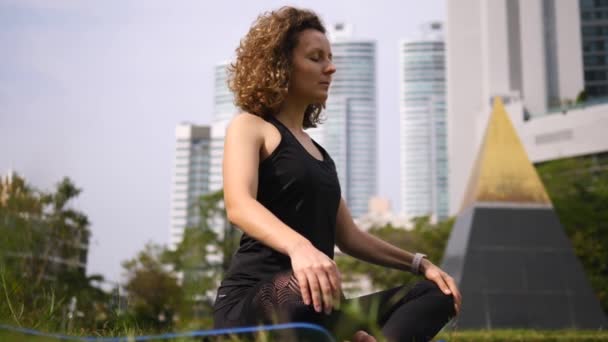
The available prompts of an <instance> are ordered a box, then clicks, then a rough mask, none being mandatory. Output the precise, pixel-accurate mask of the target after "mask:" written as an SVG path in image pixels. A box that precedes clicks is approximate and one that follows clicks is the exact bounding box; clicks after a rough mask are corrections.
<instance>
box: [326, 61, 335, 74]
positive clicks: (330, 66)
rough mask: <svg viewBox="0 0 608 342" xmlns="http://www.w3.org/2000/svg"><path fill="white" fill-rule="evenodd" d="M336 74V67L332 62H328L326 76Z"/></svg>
mask: <svg viewBox="0 0 608 342" xmlns="http://www.w3.org/2000/svg"><path fill="white" fill-rule="evenodd" d="M334 72H336V65H335V64H334V63H333V62H329V64H328V65H327V66H326V67H325V73H326V74H330V75H331V74H333V73H334Z"/></svg>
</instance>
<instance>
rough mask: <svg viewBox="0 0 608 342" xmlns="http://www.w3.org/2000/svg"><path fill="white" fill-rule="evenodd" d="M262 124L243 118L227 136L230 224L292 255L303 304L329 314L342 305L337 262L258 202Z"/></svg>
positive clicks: (225, 168) (226, 201)
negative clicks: (310, 305)
mask: <svg viewBox="0 0 608 342" xmlns="http://www.w3.org/2000/svg"><path fill="white" fill-rule="evenodd" d="M264 124H265V121H264V120H263V119H261V118H259V117H257V116H255V115H252V114H247V113H243V114H239V115H237V116H236V117H235V118H234V119H233V120H232V122H231V123H230V125H229V126H228V129H227V130H226V138H225V140H224V161H223V177H224V204H225V207H226V215H227V218H228V220H229V221H230V222H232V223H234V224H235V225H237V226H238V227H239V228H241V229H242V230H243V231H244V232H246V233H247V234H248V235H249V236H251V237H253V238H254V239H256V240H258V241H260V242H262V243H263V244H265V245H266V246H269V247H270V248H272V249H274V250H276V251H278V252H280V253H283V254H285V255H288V256H289V257H290V259H291V264H292V268H293V271H294V275H295V277H296V279H297V280H298V284H299V285H300V290H301V293H302V299H303V301H304V303H306V304H307V305H309V304H311V303H312V304H314V307H315V310H317V311H319V312H320V311H321V310H322V309H325V311H326V312H329V311H331V309H332V306H333V304H334V303H335V304H336V305H337V304H338V302H339V299H340V286H341V284H340V274H339V272H338V268H337V267H336V264H335V262H334V261H333V260H331V259H330V258H329V257H328V256H327V255H325V254H324V253H323V252H321V251H319V250H318V249H316V248H315V247H314V246H313V245H312V243H310V241H308V239H306V238H305V237H304V236H302V235H300V234H299V233H298V232H296V231H295V230H293V229H292V228H291V227H289V226H287V225H286V224H284V223H283V222H282V221H281V220H280V219H279V218H277V217H276V216H275V215H274V214H273V213H272V212H270V211H269V210H268V209H267V208H266V207H264V206H263V205H262V204H261V203H260V202H258V201H257V200H256V196H257V190H258V167H259V162H260V150H261V148H262V145H263V144H264V143H265V138H264V134H263V130H264Z"/></svg>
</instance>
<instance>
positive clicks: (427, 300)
mask: <svg viewBox="0 0 608 342" xmlns="http://www.w3.org/2000/svg"><path fill="white" fill-rule="evenodd" d="M236 310H238V311H239V312H238V314H237V315H235V314H234V313H232V317H233V319H226V315H225V313H224V312H223V310H219V311H216V312H215V326H216V328H226V327H231V326H232V327H234V326H251V325H255V324H259V323H262V324H272V323H286V322H309V323H314V324H318V325H321V326H323V327H325V328H327V329H328V330H329V331H330V332H332V333H333V334H334V335H335V336H336V337H337V338H338V341H342V340H344V339H350V338H351V337H352V336H353V334H354V333H355V332H356V331H357V330H361V329H362V330H366V331H367V332H368V333H371V334H372V335H373V333H374V332H376V333H377V332H381V333H382V335H383V336H384V337H385V338H386V339H387V340H388V341H428V340H430V339H432V338H433V337H434V336H435V335H436V334H437V333H438V332H439V330H441V328H442V327H443V326H444V325H445V324H446V323H447V322H448V321H449V320H450V319H451V318H452V317H453V316H454V315H455V312H454V299H453V297H452V296H451V295H445V294H444V293H443V292H442V291H441V290H440V289H439V288H438V287H437V285H436V284H435V283H434V282H431V281H429V280H421V281H418V282H416V283H414V284H413V286H399V287H395V288H392V289H389V290H385V291H380V292H376V293H372V294H369V295H366V296H362V297H358V298H351V299H348V300H344V299H343V300H342V301H341V305H340V309H339V310H333V311H332V313H331V314H329V315H326V314H324V313H318V312H316V311H315V310H314V308H313V307H312V305H305V304H304V302H303V301H302V296H301V294H300V287H299V285H298V282H297V280H296V278H295V277H294V276H293V273H292V272H285V273H280V274H277V275H275V276H274V277H272V278H270V279H268V280H265V281H262V282H261V283H259V284H258V285H257V286H255V287H253V288H251V289H250V290H249V291H248V292H247V293H246V294H245V295H244V298H243V302H242V305H240V306H239V307H238V308H236ZM361 313H365V315H361ZM235 316H237V317H238V319H234V317H235ZM361 316H366V317H363V319H362V318H361Z"/></svg>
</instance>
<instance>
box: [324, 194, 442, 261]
mask: <svg viewBox="0 0 608 342" xmlns="http://www.w3.org/2000/svg"><path fill="white" fill-rule="evenodd" d="M336 244H337V245H338V247H339V248H340V250H341V251H342V252H344V253H346V254H348V255H350V256H352V257H355V258H357V259H361V260H363V261H367V262H370V263H372V264H376V265H380V266H385V267H390V268H394V269H398V270H403V271H409V270H410V268H411V265H412V261H413V260H414V254H413V253H410V252H408V251H405V250H402V249H400V248H398V247H395V246H393V245H391V244H390V243H388V242H386V241H384V240H382V239H379V238H378V237H376V236H374V235H371V234H369V233H368V232H365V231H362V230H361V229H359V227H357V225H356V224H355V222H354V221H353V219H352V216H351V214H350V211H349V210H348V208H347V207H346V202H345V201H344V198H342V199H341V200H340V206H339V207H338V215H337V217H336ZM429 264H430V261H429V260H426V259H423V260H422V262H421V264H420V271H421V273H424V269H425V268H426V267H428V265H429Z"/></svg>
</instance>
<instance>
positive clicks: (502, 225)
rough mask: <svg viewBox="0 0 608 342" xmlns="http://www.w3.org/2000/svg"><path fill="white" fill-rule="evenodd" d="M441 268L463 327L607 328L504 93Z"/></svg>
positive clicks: (488, 127)
mask: <svg viewBox="0 0 608 342" xmlns="http://www.w3.org/2000/svg"><path fill="white" fill-rule="evenodd" d="M442 269H444V270H445V271H446V272H448V273H449V274H450V275H452V276H453V277H454V278H455V280H456V282H457V283H458V286H459V289H460V291H461V292H462V295H463V306H462V310H461V314H460V316H459V318H458V321H457V326H458V327H460V328H465V329H480V328H481V329H497V328H533V329H563V328H584V329H598V328H604V329H605V328H607V327H608V325H607V321H606V316H605V314H604V313H603V311H602V309H601V307H600V305H599V301H598V299H597V297H596V296H595V294H594V293H593V291H592V289H591V287H590V285H589V282H588V281H587V279H586V276H585V273H584V271H583V268H582V265H581V263H580V262H579V261H578V259H577V258H576V256H575V254H574V251H573V249H572V244H571V243H570V241H569V239H568V238H567V236H566V234H565V232H564V229H563V227H562V226H561V224H560V222H559V219H558V217H557V215H556V213H555V211H554V210H553V207H552V205H551V201H550V200H549V197H548V196H547V192H546V191H545V188H544V186H543V184H542V182H541V180H540V178H539V176H538V174H537V173H536V170H535V168H534V166H533V165H532V163H531V162H530V160H529V159H528V157H527V154H526V152H525V149H524V147H523V145H522V144H521V142H520V140H519V138H518V136H517V134H516V132H515V129H514V127H513V125H512V124H511V121H510V120H509V117H508V115H507V113H506V111H505V109H504V106H503V104H502V101H501V99H500V98H496V99H495V101H494V106H493V110H492V114H491V117H490V120H489V122H488V126H487V129H486V133H485V136H484V139H483V142H482V145H481V147H480V150H479V154H478V157H477V160H476V162H475V166H474V168H473V171H472V174H471V178H470V180H469V184H468V188H467V191H466V195H465V198H464V200H463V205H462V207H461V211H460V213H459V215H458V218H457V220H456V222H455V224H454V227H453V229H452V233H451V235H450V239H449V241H448V245H447V248H446V252H445V256H444V260H443V262H442Z"/></svg>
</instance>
